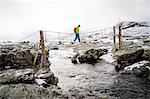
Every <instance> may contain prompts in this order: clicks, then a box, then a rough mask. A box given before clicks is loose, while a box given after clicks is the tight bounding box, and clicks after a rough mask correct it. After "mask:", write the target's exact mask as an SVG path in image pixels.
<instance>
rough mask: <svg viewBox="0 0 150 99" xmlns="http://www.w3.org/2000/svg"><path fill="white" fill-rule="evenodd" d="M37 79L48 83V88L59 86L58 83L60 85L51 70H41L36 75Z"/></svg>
mask: <svg viewBox="0 0 150 99" xmlns="http://www.w3.org/2000/svg"><path fill="white" fill-rule="evenodd" d="M36 78H37V79H42V80H44V81H45V82H46V84H47V86H48V85H49V84H52V85H57V83H58V78H57V77H55V76H54V74H53V73H52V72H51V71H50V70H42V69H40V70H39V71H38V72H37V73H36Z"/></svg>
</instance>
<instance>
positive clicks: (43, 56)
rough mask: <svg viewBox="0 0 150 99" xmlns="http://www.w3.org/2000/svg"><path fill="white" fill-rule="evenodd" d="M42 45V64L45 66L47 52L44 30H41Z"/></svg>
mask: <svg viewBox="0 0 150 99" xmlns="http://www.w3.org/2000/svg"><path fill="white" fill-rule="evenodd" d="M40 45H41V48H42V66H44V65H45V63H46V52H45V45H44V35H43V31H40Z"/></svg>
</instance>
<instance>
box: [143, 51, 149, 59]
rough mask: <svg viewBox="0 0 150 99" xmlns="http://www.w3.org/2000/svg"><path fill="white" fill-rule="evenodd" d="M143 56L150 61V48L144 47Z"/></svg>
mask: <svg viewBox="0 0 150 99" xmlns="http://www.w3.org/2000/svg"><path fill="white" fill-rule="evenodd" d="M143 58H144V59H145V60H147V61H150V49H144V54H143Z"/></svg>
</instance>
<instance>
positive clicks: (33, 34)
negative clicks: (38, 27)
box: [19, 31, 38, 41]
mask: <svg viewBox="0 0 150 99" xmlns="http://www.w3.org/2000/svg"><path fill="white" fill-rule="evenodd" d="M36 33H38V32H37V31H36V32H33V33H32V34H29V35H27V36H25V37H23V38H22V39H20V40H19V41H22V40H25V39H27V38H30V37H32V36H35V34H36Z"/></svg>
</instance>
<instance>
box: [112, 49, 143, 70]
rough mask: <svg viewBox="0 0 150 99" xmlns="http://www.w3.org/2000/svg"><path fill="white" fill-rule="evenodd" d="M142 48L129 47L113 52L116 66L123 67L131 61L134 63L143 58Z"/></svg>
mask: <svg viewBox="0 0 150 99" xmlns="http://www.w3.org/2000/svg"><path fill="white" fill-rule="evenodd" d="M143 54H144V49H143V48H141V47H129V48H126V49H123V50H119V51H117V52H116V53H115V57H116V60H117V64H118V65H117V66H116V67H117V68H119V69H123V68H124V67H126V66H129V65H131V64H133V63H136V62H138V61H140V60H142V59H143V57H142V55H143Z"/></svg>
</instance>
